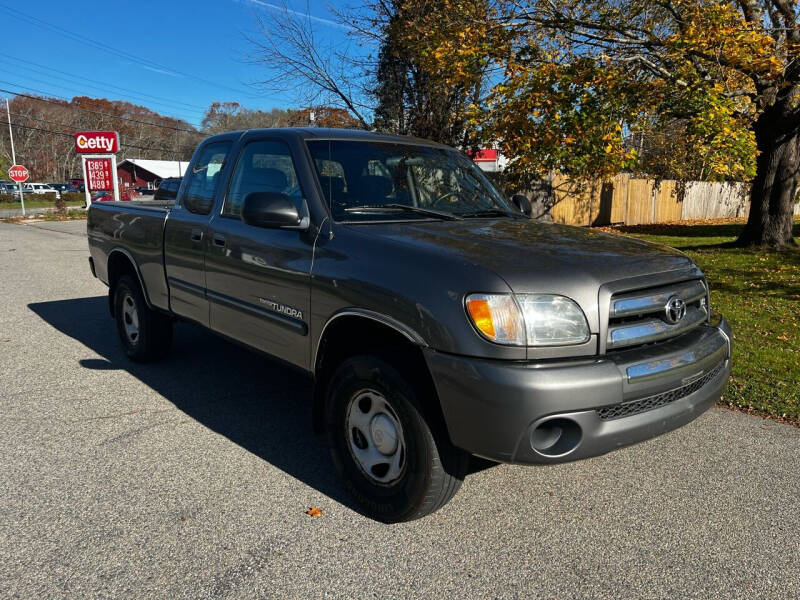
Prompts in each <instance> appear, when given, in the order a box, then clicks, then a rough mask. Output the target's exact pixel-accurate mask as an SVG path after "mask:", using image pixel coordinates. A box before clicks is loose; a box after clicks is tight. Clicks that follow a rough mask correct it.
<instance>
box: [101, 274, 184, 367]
mask: <svg viewBox="0 0 800 600" xmlns="http://www.w3.org/2000/svg"><path fill="white" fill-rule="evenodd" d="M131 309H133V310H135V315H136V321H137V323H138V327H136V330H137V331H136V332H135V334H133V333H132V331H131V330H130V329H129V328H130V327H131V325H132V319H131V318H130V315H131ZM114 319H115V320H116V323H117V333H118V334H119V340H120V343H121V344H122V349H123V350H124V351H125V354H126V355H127V356H128V358H130V359H131V360H132V361H134V362H150V361H154V360H158V359H161V358H164V357H165V356H166V355H167V354H169V351H170V349H171V348H172V321H171V320H170V318H169V317H167V316H165V315H162V314H161V313H157V312H155V311H153V310H150V309H149V308H148V307H147V303H146V302H145V299H144V294H143V293H142V289H141V287H140V286H139V282H138V281H136V280H135V279H134V278H133V277H131V276H130V275H123V276H122V277H120V278H119V280H117V284H116V286H115V287H114Z"/></svg>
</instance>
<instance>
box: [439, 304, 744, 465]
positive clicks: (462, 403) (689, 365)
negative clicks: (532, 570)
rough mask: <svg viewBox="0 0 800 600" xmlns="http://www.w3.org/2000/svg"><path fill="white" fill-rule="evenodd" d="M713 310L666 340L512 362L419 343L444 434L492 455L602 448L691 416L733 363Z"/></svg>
mask: <svg viewBox="0 0 800 600" xmlns="http://www.w3.org/2000/svg"><path fill="white" fill-rule="evenodd" d="M731 337H732V335H731V329H730V326H729V325H728V323H727V322H726V321H725V320H724V319H723V318H721V317H715V318H712V323H711V324H709V325H704V326H701V327H698V328H696V329H694V330H692V331H691V332H689V333H686V334H684V335H682V336H679V337H677V338H674V339H672V340H670V341H668V342H665V343H659V344H653V345H650V346H645V347H640V348H634V349H632V350H628V351H623V352H615V353H613V354H607V355H605V356H598V357H592V358H586V359H580V360H578V359H570V360H563V361H540V362H510V361H498V360H485V359H476V358H470V357H464V356H456V355H451V354H443V353H441V352H436V351H434V350H430V349H426V350H425V358H426V360H427V363H428V367H429V368H430V371H431V375H432V376H433V380H434V383H435V385H436V388H437V391H438V394H439V400H440V402H441V406H442V411H443V413H444V417H445V421H446V423H447V428H448V432H449V434H450V439H451V440H452V442H453V443H454V444H455V445H456V446H458V447H459V448H462V449H464V450H467V451H468V452H470V453H472V454H476V455H479V456H483V457H485V458H489V459H492V460H496V461H500V462H517V463H555V462H566V461H571V460H578V459H582V458H588V457H590V456H597V455H599V454H605V453H606V452H610V451H611V450H615V449H617V448H621V447H623V446H627V445H630V444H634V443H636V442H640V441H643V440H646V439H649V438H652V437H655V436H657V435H660V434H662V433H664V432H667V431H670V430H672V429H675V428H677V427H680V426H682V425H685V424H686V423H688V422H690V421H692V420H693V419H695V418H696V417H698V416H699V415H701V414H702V413H703V412H704V411H706V410H707V409H708V408H710V407H711V406H712V405H713V404H714V403H715V402H716V401H717V400H719V398H720V396H721V394H722V390H723V388H724V387H725V383H726V382H727V381H728V376H729V374H730V367H731Z"/></svg>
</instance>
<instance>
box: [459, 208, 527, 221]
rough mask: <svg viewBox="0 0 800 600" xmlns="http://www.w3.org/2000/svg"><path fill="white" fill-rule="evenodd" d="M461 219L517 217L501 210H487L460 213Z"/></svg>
mask: <svg viewBox="0 0 800 600" xmlns="http://www.w3.org/2000/svg"><path fill="white" fill-rule="evenodd" d="M458 215H459V216H460V217H461V218H467V219H468V218H470V217H511V218H516V215H513V214H512V213H510V212H508V211H507V210H503V209H500V208H487V209H485V210H476V211H472V212H463V213H458Z"/></svg>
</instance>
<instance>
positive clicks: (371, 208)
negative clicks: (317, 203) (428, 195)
mask: <svg viewBox="0 0 800 600" xmlns="http://www.w3.org/2000/svg"><path fill="white" fill-rule="evenodd" d="M386 209H388V210H390V211H393V210H406V211H408V212H414V213H418V214H420V215H426V216H429V217H437V218H439V219H444V220H446V221H458V220H460V219H461V217H459V216H457V215H454V214H453V213H448V212H443V211H440V210H433V209H432V208H422V207H420V206H410V205H408V204H394V203H390V204H365V205H363V206H350V207H348V208H345V209H344V212H346V213H358V212H380V211H382V210H386Z"/></svg>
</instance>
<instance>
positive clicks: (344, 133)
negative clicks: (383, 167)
mask: <svg viewBox="0 0 800 600" xmlns="http://www.w3.org/2000/svg"><path fill="white" fill-rule="evenodd" d="M253 132H259V133H264V134H268V135H273V136H276V137H295V138H300V139H302V140H312V139H318V140H364V141H370V142H392V143H401V144H424V145H426V146H438V147H440V148H450V146H447V145H445V144H440V143H438V142H432V141H430V140H425V139H422V138H417V137H412V136H409V135H390V134H386V133H378V132H375V131H366V130H364V129H339V128H334V127H265V128H257V129H241V130H237V131H227V132H225V133H219V134H217V135H214V136H211V137H210V138H208V141H210V140H214V139H216V138H230V137H238V136H239V135H243V134H245V133H253Z"/></svg>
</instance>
